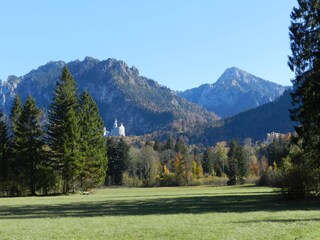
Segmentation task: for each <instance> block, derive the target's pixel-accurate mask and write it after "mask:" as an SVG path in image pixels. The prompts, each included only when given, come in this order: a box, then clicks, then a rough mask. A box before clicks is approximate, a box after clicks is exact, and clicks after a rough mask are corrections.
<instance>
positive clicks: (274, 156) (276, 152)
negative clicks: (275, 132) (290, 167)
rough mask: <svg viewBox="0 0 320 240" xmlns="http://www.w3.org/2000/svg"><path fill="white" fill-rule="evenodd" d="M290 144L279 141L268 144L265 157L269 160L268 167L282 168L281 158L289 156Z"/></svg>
mask: <svg viewBox="0 0 320 240" xmlns="http://www.w3.org/2000/svg"><path fill="white" fill-rule="evenodd" d="M289 147H290V142H288V141H285V140H283V139H281V138H280V139H279V140H277V141H274V142H272V143H270V145H269V146H268V147H267V149H266V157H267V158H268V160H269V165H272V166H274V164H276V167H278V168H281V167H282V166H283V158H285V157H286V156H288V154H289Z"/></svg>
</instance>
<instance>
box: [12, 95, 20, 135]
mask: <svg viewBox="0 0 320 240" xmlns="http://www.w3.org/2000/svg"><path fill="white" fill-rule="evenodd" d="M21 112H22V105H21V100H20V98H19V96H18V95H17V94H16V95H14V99H13V103H12V106H11V111H10V123H11V133H12V135H15V133H16V131H17V125H18V120H19V117H20V115H21Z"/></svg>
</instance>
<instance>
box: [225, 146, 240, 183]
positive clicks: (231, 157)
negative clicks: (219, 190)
mask: <svg viewBox="0 0 320 240" xmlns="http://www.w3.org/2000/svg"><path fill="white" fill-rule="evenodd" d="M238 152H239V151H238V143H237V141H235V140H233V141H231V142H230V148H229V152H228V174H227V175H228V177H229V181H228V185H236V184H237V172H238Z"/></svg>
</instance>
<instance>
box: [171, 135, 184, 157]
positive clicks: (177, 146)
mask: <svg viewBox="0 0 320 240" xmlns="http://www.w3.org/2000/svg"><path fill="white" fill-rule="evenodd" d="M174 150H175V151H176V152H177V153H181V154H185V153H186V152H187V148H186V146H185V145H184V143H183V141H182V139H181V138H180V137H178V138H177V141H176V144H175V145H174Z"/></svg>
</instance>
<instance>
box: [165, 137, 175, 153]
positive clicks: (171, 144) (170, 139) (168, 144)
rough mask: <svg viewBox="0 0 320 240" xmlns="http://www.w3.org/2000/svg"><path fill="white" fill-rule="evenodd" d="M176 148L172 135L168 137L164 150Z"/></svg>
mask: <svg viewBox="0 0 320 240" xmlns="http://www.w3.org/2000/svg"><path fill="white" fill-rule="evenodd" d="M169 149H171V150H174V144H173V140H172V138H171V137H169V138H168V140H167V142H166V144H165V145H164V146H163V150H169Z"/></svg>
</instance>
